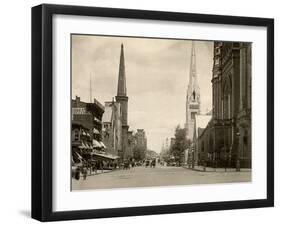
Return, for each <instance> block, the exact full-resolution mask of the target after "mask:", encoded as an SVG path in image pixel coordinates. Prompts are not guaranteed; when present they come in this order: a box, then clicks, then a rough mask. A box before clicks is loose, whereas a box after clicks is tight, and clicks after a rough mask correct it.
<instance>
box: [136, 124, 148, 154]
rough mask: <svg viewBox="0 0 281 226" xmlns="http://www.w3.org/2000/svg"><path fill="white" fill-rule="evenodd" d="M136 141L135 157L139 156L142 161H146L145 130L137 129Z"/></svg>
mask: <svg viewBox="0 0 281 226" xmlns="http://www.w3.org/2000/svg"><path fill="white" fill-rule="evenodd" d="M134 139H135V147H134V155H135V156H138V158H140V159H144V158H145V154H146V151H147V138H146V134H145V131H144V129H137V132H136V133H135V134H134Z"/></svg>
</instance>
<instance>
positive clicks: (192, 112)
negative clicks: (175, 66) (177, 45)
mask: <svg viewBox="0 0 281 226" xmlns="http://www.w3.org/2000/svg"><path fill="white" fill-rule="evenodd" d="M200 104H201V103H200V88H199V85H198V81H197V72H196V55H195V43H194V42H192V47H191V61H190V71H189V83H188V88H187V93H186V123H185V128H186V134H187V139H188V140H190V141H192V140H193V132H194V126H195V116H196V115H197V114H200Z"/></svg>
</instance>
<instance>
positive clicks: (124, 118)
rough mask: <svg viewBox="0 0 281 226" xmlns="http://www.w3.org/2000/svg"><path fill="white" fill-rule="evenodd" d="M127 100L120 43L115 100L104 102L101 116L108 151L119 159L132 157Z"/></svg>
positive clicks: (122, 48) (122, 52)
mask: <svg viewBox="0 0 281 226" xmlns="http://www.w3.org/2000/svg"><path fill="white" fill-rule="evenodd" d="M128 100H129V97H128V96H127V87H126V71H125V57H124V46H123V44H122V45H121V53H120V63H119V73H118V85H117V95H116V96H115V100H114V98H113V100H112V101H108V102H106V103H105V117H104V118H103V127H104V141H105V143H106V145H107V146H108V147H109V148H111V150H110V152H111V153H114V154H117V155H118V156H119V158H120V160H121V161H123V160H124V159H129V158H131V157H132V150H131V148H129V142H128V140H129V139H128V135H129V134H130V132H129V131H128V130H129V125H128Z"/></svg>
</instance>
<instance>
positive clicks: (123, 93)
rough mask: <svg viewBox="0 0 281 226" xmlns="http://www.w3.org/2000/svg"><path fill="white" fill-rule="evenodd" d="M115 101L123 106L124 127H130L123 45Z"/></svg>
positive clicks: (122, 118)
mask: <svg viewBox="0 0 281 226" xmlns="http://www.w3.org/2000/svg"><path fill="white" fill-rule="evenodd" d="M115 99H116V101H117V102H118V103H120V105H121V121H122V126H127V125H128V99H129V98H128V96H127V88H126V73H125V56H124V47H123V44H121V53H120V64H119V73H118V86H117V96H116V97H115Z"/></svg>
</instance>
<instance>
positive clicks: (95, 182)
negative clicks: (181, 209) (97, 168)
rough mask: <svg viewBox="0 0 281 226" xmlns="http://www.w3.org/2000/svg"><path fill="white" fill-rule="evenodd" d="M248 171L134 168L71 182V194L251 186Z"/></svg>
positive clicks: (161, 167)
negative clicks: (143, 188) (210, 185)
mask: <svg viewBox="0 0 281 226" xmlns="http://www.w3.org/2000/svg"><path fill="white" fill-rule="evenodd" d="M250 181H251V171H246V172H245V171H243V172H224V171H218V172H200V171H195V170H190V169H186V168H183V167H163V166H157V167H156V168H145V167H135V168H131V169H130V170H115V171H112V172H107V173H102V174H98V175H92V176H88V177H87V179H86V180H83V179H82V178H81V179H80V180H75V179H72V190H86V189H110V188H127V187H149V186H169V185H190V184H211V183H235V182H250Z"/></svg>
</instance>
